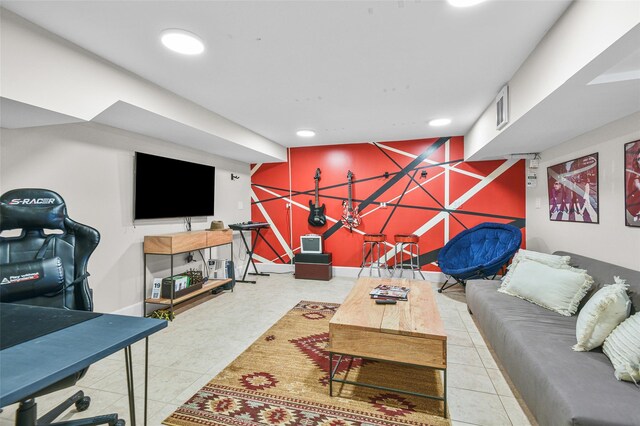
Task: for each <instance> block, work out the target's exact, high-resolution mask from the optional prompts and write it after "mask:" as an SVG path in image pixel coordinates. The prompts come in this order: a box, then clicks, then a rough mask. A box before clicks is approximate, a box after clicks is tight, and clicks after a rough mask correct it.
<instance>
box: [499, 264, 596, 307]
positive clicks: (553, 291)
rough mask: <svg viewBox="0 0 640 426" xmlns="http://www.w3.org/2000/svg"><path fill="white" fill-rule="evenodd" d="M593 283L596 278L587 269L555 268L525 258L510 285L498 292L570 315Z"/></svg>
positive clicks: (567, 266) (564, 266)
mask: <svg viewBox="0 0 640 426" xmlns="http://www.w3.org/2000/svg"><path fill="white" fill-rule="evenodd" d="M592 284H593V279H592V278H591V277H590V276H589V275H588V274H587V271H585V270H584V269H577V268H572V267H571V266H569V265H560V266H558V267H552V266H548V265H547V264H544V263H540V262H538V261H536V260H531V259H526V258H525V259H522V260H521V261H520V262H519V263H518V266H517V267H516V268H515V271H514V272H513V274H512V275H511V280H510V281H509V284H508V285H507V286H505V287H501V288H500V289H499V290H498V291H500V292H502V293H506V294H509V295H511V296H515V297H519V298H521V299H524V300H528V301H529V302H532V303H535V304H536V305H540V306H542V307H543V308H546V309H550V310H552V311H554V312H558V313H559V314H562V315H565V316H571V315H573V314H575V313H576V311H577V310H578V305H579V304H580V301H581V300H582V298H583V297H584V296H585V294H587V291H588V290H589V288H591V285H592Z"/></svg>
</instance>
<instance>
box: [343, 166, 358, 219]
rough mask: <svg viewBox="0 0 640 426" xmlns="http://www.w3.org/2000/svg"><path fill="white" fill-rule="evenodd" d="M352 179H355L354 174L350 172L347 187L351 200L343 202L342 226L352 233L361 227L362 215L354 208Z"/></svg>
mask: <svg viewBox="0 0 640 426" xmlns="http://www.w3.org/2000/svg"><path fill="white" fill-rule="evenodd" d="M351 178H353V173H351V170H349V173H347V185H348V188H349V198H348V199H347V200H343V201H342V219H341V221H342V224H343V225H344V226H345V227H346V228H349V231H351V230H352V229H353V228H357V227H358V226H359V225H360V221H361V219H360V215H359V214H358V208H357V207H356V208H353V203H352V200H351Z"/></svg>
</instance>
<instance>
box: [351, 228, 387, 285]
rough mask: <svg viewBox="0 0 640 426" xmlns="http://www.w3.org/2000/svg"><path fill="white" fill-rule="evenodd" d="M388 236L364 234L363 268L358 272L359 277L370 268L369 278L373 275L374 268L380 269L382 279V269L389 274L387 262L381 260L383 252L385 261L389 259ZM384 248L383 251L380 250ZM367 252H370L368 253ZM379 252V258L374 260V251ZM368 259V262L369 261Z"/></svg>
mask: <svg viewBox="0 0 640 426" xmlns="http://www.w3.org/2000/svg"><path fill="white" fill-rule="evenodd" d="M386 240H387V236H386V235H385V234H364V242H363V243H362V266H361V267H360V271H359V272H358V277H359V276H360V274H361V273H362V270H363V269H364V268H366V267H369V276H371V275H372V273H373V268H374V267H375V268H376V269H378V276H379V277H380V276H381V275H380V268H385V269H386V270H387V272H389V268H388V267H387V262H386V261H385V260H382V261H381V260H380V257H381V256H380V252H381V251H383V252H384V253H383V254H382V256H384V259H386V258H387V245H386V244H385V242H386ZM380 247H382V250H380ZM367 250H369V251H368V252H367ZM374 250H377V251H378V257H377V258H375V259H374V257H373V251H374ZM367 259H368V260H367Z"/></svg>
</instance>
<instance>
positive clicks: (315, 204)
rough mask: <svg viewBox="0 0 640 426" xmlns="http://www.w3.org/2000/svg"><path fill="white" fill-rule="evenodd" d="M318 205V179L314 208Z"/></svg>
mask: <svg viewBox="0 0 640 426" xmlns="http://www.w3.org/2000/svg"><path fill="white" fill-rule="evenodd" d="M318 204H320V203H319V202H318V179H316V204H315V205H316V208H318V207H320V206H319V205H318Z"/></svg>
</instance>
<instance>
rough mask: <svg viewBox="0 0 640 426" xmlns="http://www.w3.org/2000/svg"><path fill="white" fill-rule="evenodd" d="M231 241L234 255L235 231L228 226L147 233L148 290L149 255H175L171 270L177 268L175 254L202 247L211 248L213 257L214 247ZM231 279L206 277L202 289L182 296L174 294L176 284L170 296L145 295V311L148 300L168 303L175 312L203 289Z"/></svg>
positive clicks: (215, 286)
mask: <svg viewBox="0 0 640 426" xmlns="http://www.w3.org/2000/svg"><path fill="white" fill-rule="evenodd" d="M226 244H229V245H230V247H231V255H232V256H233V231H232V230H230V229H224V230H219V231H209V230H204V231H187V232H177V233H173V234H163V235H147V236H145V237H144V246H143V252H144V266H143V268H144V291H145V296H146V294H147V256H148V255H168V256H170V258H171V274H170V275H169V276H170V277H173V276H174V273H173V272H174V271H173V256H174V255H176V254H181V253H188V252H190V251H198V250H202V249H207V248H208V249H209V259H211V248H213V247H217V246H222V245H226ZM229 282H231V278H227V279H219V280H218V279H209V280H207V281H205V282H204V283H203V285H202V288H201V289H198V290H196V291H193V292H191V293H189V294H185V295H184V296H181V297H178V298H176V297H174V291H175V290H174V286H173V285H172V286H171V297H170V298H163V297H160V298H154V299H152V298H150V297H149V298H147V297H145V299H144V315H145V316H147V304H154V305H166V306H169V310H170V312H171V315H172V316H173V314H174V308H175V306H176V305H178V304H180V303H183V302H186V301H187V300H190V299H193V298H194V297H196V296H199V295H201V294H203V293H206V292H210V291H212V290H214V289H215V288H218V287H221V286H223V285H225V284H227V283H229Z"/></svg>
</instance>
